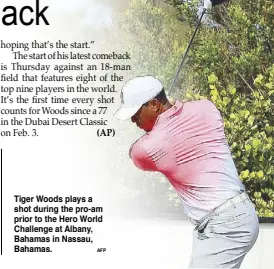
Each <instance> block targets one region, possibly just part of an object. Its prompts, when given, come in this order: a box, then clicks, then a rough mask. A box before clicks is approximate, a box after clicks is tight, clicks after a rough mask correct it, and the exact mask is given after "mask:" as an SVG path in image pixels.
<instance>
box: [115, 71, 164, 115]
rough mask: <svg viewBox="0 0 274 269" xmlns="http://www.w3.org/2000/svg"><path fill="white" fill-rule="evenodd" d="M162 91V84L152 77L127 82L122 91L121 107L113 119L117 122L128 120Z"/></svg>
mask: <svg viewBox="0 0 274 269" xmlns="http://www.w3.org/2000/svg"><path fill="white" fill-rule="evenodd" d="M162 89H163V85H162V83H161V82H160V81H159V80H158V79H156V78H154V77H152V76H143V77H136V78H133V79H131V80H129V81H128V82H127V83H126V84H125V85H124V87H123V89H122V92H121V102H122V105H121V107H120V108H119V109H118V110H117V112H116V113H115V114H114V117H115V118H116V119H119V120H127V119H130V118H131V117H132V116H133V115H134V114H135V113H136V112H137V111H138V110H139V109H140V107H141V106H142V105H143V104H145V103H146V102H148V101H149V100H151V99H153V98H154V97H155V96H156V95H158V94H159V93H160V92H161V91H162Z"/></svg>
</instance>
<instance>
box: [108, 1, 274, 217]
mask: <svg viewBox="0 0 274 269" xmlns="http://www.w3.org/2000/svg"><path fill="white" fill-rule="evenodd" d="M200 11H201V3H200V1H197V0H193V1H191V2H183V1H179V0H167V2H163V1H144V0H132V1H131V2H130V7H129V8H128V9H127V11H126V13H125V15H123V16H121V14H120V15H119V18H117V21H118V22H119V29H120V31H119V32H118V34H117V32H115V33H116V36H113V35H111V38H114V39H115V42H113V44H114V43H116V44H119V43H123V47H124V49H126V50H128V51H129V52H130V53H131V55H132V61H133V62H132V67H133V70H132V73H131V74H130V76H135V75H146V74H153V75H155V76H157V77H158V78H159V79H160V80H161V81H162V82H163V83H164V85H165V87H166V89H167V88H168V86H169V85H170V83H171V79H172V78H173V76H174V73H175V70H176V68H177V66H178V64H179V62H180V60H181V55H182V53H183V51H184V49H185V47H186V45H187V42H188V40H189V38H190V35H191V34H192V32H193V31H194V28H195V25H196V23H197V20H198V16H199V13H200ZM120 45H121V44H120ZM273 50H274V3H273V1H272V0H258V1H252V0H246V1H241V0H234V1H233V0H232V1H229V3H228V4H225V5H221V6H217V7H215V8H214V9H213V10H212V12H210V13H209V14H207V16H206V18H205V20H204V21H203V24H202V26H201V28H200V31H199V33H198V35H197V36H196V39H195V41H194V44H193V46H192V48H191V51H190V54H189V57H188V61H187V64H186V66H185V67H184V69H183V70H182V71H181V74H180V78H179V80H178V83H177V87H176V89H175V91H174V93H173V95H172V96H173V97H174V98H179V99H181V100H182V99H187V100H193V99H203V98H208V99H211V100H212V101H213V102H214V103H215V104H216V106H217V107H218V109H219V110H220V111H221V113H222V116H223V119H224V124H225V132H226V135H227V138H228V142H229V145H230V148H231V151H232V154H233V159H234V162H235V164H236V166H237V169H238V172H239V175H240V178H241V180H242V181H243V182H244V184H245V185H246V187H247V190H248V192H249V194H250V196H251V199H252V200H253V202H254V203H255V205H256V209H257V212H258V214H259V216H261V217H274V202H273V201H274V151H273V144H274V141H273V140H274V139H273V137H274V120H273V118H274V117H273V109H274V103H273V98H274V64H273V63H274V52H273ZM143 181H144V182H145V183H144V184H148V185H150V188H156V186H157V185H155V183H153V184H152V183H151V182H149V176H148V177H146V178H144V179H143ZM151 184H152V185H153V187H152V185H151ZM161 184H162V185H163V186H166V188H162V192H163V193H164V195H163V198H164V199H166V196H168V199H169V201H170V204H171V205H172V206H173V207H174V205H175V206H179V205H180V203H179V200H178V197H177V195H176V193H175V192H174V190H173V188H172V187H168V186H169V185H167V181H166V180H165V179H164V178H162V179H161ZM158 188H159V186H158ZM160 188H161V187H160Z"/></svg>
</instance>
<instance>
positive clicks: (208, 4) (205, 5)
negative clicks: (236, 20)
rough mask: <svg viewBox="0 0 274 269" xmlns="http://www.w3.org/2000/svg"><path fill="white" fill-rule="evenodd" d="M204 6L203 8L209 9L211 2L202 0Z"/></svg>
mask: <svg viewBox="0 0 274 269" xmlns="http://www.w3.org/2000/svg"><path fill="white" fill-rule="evenodd" d="M204 8H205V9H211V8H212V2H211V1H210V0H204Z"/></svg>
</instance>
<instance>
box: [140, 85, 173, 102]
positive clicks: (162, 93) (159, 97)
mask: <svg viewBox="0 0 274 269" xmlns="http://www.w3.org/2000/svg"><path fill="white" fill-rule="evenodd" d="M153 99H156V100H158V101H159V102H161V103H162V104H163V105H165V104H166V103H167V101H168V99H167V97H166V93H165V89H164V88H163V89H162V90H161V91H160V92H159V93H158V94H157V95H156V96H155V97H154V98H153ZM148 103H149V101H148V102H146V103H145V104H144V105H145V106H147V105H148Z"/></svg>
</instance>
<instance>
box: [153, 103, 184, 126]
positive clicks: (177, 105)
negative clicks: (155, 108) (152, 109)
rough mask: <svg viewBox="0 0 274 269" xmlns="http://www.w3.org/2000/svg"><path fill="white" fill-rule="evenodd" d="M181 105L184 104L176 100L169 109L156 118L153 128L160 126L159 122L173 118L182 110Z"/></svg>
mask: <svg viewBox="0 0 274 269" xmlns="http://www.w3.org/2000/svg"><path fill="white" fill-rule="evenodd" d="M183 105H184V104H183V103H182V102H180V101H178V100H176V102H175V104H174V105H173V106H172V107H171V108H169V109H168V110H166V111H165V112H163V113H162V114H160V115H159V116H158V118H157V120H156V122H155V125H154V126H156V125H158V124H160V123H161V122H164V121H165V120H167V119H169V118H172V117H174V116H175V115H176V113H177V112H178V111H180V110H181V109H182V107H183Z"/></svg>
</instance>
